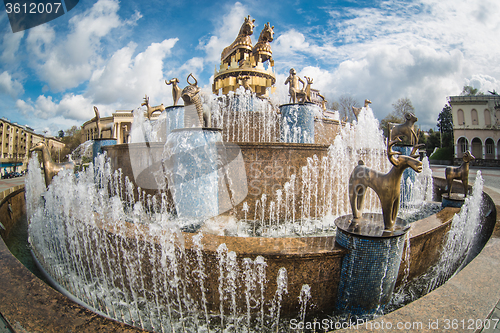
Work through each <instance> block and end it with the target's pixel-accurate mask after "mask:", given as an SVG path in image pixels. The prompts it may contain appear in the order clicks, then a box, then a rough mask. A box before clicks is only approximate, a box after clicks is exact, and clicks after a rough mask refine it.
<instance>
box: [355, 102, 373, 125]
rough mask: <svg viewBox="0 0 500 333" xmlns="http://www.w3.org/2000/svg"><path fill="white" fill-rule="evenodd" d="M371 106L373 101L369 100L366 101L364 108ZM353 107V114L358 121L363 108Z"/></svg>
mask: <svg viewBox="0 0 500 333" xmlns="http://www.w3.org/2000/svg"><path fill="white" fill-rule="evenodd" d="M370 104H372V101H370V100H369V99H365V106H364V107H365V108H366V107H368V105H370ZM351 107H352V113H353V114H354V118H356V121H358V116H359V114H360V113H361V109H362V108H357V107H354V106H351Z"/></svg>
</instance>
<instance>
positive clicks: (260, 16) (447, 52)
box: [0, 0, 500, 135]
mask: <svg viewBox="0 0 500 333" xmlns="http://www.w3.org/2000/svg"><path fill="white" fill-rule="evenodd" d="M247 15H251V17H252V18H254V19H255V24H256V28H255V33H254V35H253V36H252V40H253V41H254V43H255V41H256V40H257V38H258V34H259V32H260V30H261V29H262V27H263V26H264V24H265V23H266V22H270V23H271V25H274V31H275V39H274V41H273V42H272V44H271V45H272V50H273V58H274V59H275V70H276V74H277V81H278V82H277V85H278V89H277V90H278V91H282V92H283V91H286V88H284V86H283V83H284V81H285V79H286V76H287V75H288V71H289V69H290V67H294V68H295V69H296V70H297V72H298V74H299V75H301V76H304V75H306V76H310V77H313V78H314V84H313V88H316V89H320V91H321V93H322V94H323V95H325V96H326V98H327V99H328V100H338V98H339V97H340V96H342V95H351V96H352V97H353V98H355V99H356V100H357V101H358V103H359V104H362V103H363V101H364V99H365V98H368V99H370V100H371V101H372V103H373V104H372V105H371V107H372V109H373V110H374V112H375V115H376V117H377V118H378V119H382V118H384V117H385V116H386V115H387V114H388V113H390V112H391V111H392V110H393V107H392V104H393V103H395V102H396V101H397V100H398V99H399V98H404V97H407V98H409V99H410V100H411V101H412V103H413V105H414V107H415V113H416V115H417V117H418V118H419V124H420V126H421V127H422V128H424V129H428V128H435V126H436V120H437V116H438V114H439V112H440V111H441V110H442V108H443V106H444V105H445V104H446V103H447V97H448V96H454V95H458V94H460V92H461V91H462V87H463V86H464V85H472V86H474V87H476V88H479V89H480V90H481V91H483V92H485V93H487V91H488V90H494V89H495V90H497V91H500V65H499V60H498V59H500V42H499V36H500V20H499V19H498V18H499V17H500V2H498V1H497V0H474V1H470V0H422V1H395V0H388V1H377V0H375V1H309V0H308V1H301V0H297V1H286V0H280V1H269V0H265V1H264V0H262V1H261V0H249V1H239V2H234V1H216V2H209V1H203V0H200V1H197V0H193V1H179V0H173V1H170V0H149V1H125V0H122V1H120V2H119V1H116V0H99V1H94V0H88V1H84V0H81V1H80V3H79V4H78V5H77V6H76V7H75V8H74V9H73V10H71V11H70V12H68V13H67V14H65V15H63V16H61V17H59V18H57V19H55V20H53V21H51V22H49V23H46V24H43V25H40V26H38V27H35V28H32V29H29V30H26V31H23V32H17V33H12V30H11V28H10V25H9V20H8V17H7V14H6V12H5V11H2V12H1V13H0V117H6V118H8V119H9V120H11V121H15V122H17V123H19V124H22V125H28V126H30V127H32V128H34V129H35V130H36V131H37V132H39V133H41V132H42V131H44V130H47V131H49V133H52V134H53V135H55V134H57V132H58V131H59V130H61V129H62V130H65V129H68V128H70V127H71V126H73V125H77V126H80V125H81V124H82V123H83V122H85V121H86V120H89V119H90V118H92V117H93V116H94V113H93V111H92V106H93V105H97V106H98V107H99V110H100V111H101V116H102V115H103V114H104V115H111V113H112V112H114V111H115V110H122V109H129V110H131V109H134V108H137V107H139V106H140V104H141V102H142V98H143V96H144V94H147V95H148V96H150V99H151V103H152V104H153V105H158V104H160V103H164V104H165V105H171V104H172V97H171V88H170V86H166V85H165V83H164V80H165V79H170V78H173V77H178V78H179V79H180V80H181V87H183V86H185V85H186V83H185V78H186V77H187V75H188V74H189V73H191V72H192V73H193V74H194V75H195V76H196V77H197V78H198V82H199V84H200V85H201V86H204V87H205V88H206V89H207V90H209V88H210V86H211V83H212V81H211V80H212V78H213V73H214V68H215V66H216V65H218V64H219V61H220V53H221V51H222V49H223V48H224V47H226V46H228V45H229V44H231V43H232V41H233V40H234V38H235V37H236V35H237V34H238V31H239V28H240V26H241V24H242V22H243V19H244V17H245V16H247ZM279 98H281V99H284V100H283V103H285V102H287V100H286V96H285V95H284V94H283V93H281V96H280V97H279Z"/></svg>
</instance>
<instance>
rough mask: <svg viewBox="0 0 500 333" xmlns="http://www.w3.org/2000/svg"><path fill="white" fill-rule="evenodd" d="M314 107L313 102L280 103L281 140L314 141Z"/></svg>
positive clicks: (316, 107) (295, 141)
mask: <svg viewBox="0 0 500 333" xmlns="http://www.w3.org/2000/svg"><path fill="white" fill-rule="evenodd" d="M315 109H319V107H318V106H316V105H315V104H313V103H305V104H284V105H281V106H280V113H281V142H288V143H314V113H315Z"/></svg>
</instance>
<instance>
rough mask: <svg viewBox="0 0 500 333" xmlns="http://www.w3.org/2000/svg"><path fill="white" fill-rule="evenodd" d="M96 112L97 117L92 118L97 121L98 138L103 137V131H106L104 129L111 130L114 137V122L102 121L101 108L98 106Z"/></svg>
mask: <svg viewBox="0 0 500 333" xmlns="http://www.w3.org/2000/svg"><path fill="white" fill-rule="evenodd" d="M94 113H95V117H94V118H92V120H93V121H95V122H96V126H97V138H98V139H101V138H102V132H104V131H109V132H110V137H111V138H113V137H114V131H113V130H114V123H113V122H111V123H108V124H103V123H101V116H100V114H99V109H98V108H97V106H94Z"/></svg>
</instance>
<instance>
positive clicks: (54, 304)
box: [0, 182, 500, 332]
mask: <svg viewBox="0 0 500 333" xmlns="http://www.w3.org/2000/svg"><path fill="white" fill-rule="evenodd" d="M437 188H440V184H439V182H438V184H437ZM9 199H10V201H9ZM9 202H10V203H11V208H12V210H13V211H14V212H15V213H16V214H19V212H22V211H23V209H22V207H23V205H24V196H23V193H22V191H18V192H17V193H14V194H12V195H11V196H10V197H9V198H6V199H4V200H3V201H2V202H1V204H0V215H1V216H4V217H5V216H8V214H9V213H8V211H7V205H6V204H7V203H9ZM498 202H500V196H499V198H498ZM483 205H484V207H485V210H486V211H487V212H486V213H485V216H484V221H483V234H484V238H485V239H487V238H488V237H489V234H490V233H491V230H492V227H493V226H494V223H495V219H496V210H495V206H494V204H493V202H492V201H491V199H490V198H489V197H488V196H487V195H483ZM457 211H458V209H454V208H446V209H443V210H442V211H441V212H439V213H437V214H435V215H433V216H430V217H428V218H426V219H423V220H420V221H417V222H414V223H413V224H412V228H411V230H410V236H411V242H410V244H411V250H410V253H411V257H410V278H411V276H418V275H421V274H422V273H423V272H425V271H426V269H427V268H428V267H429V266H430V265H432V261H434V262H435V261H436V260H437V257H438V253H439V251H440V247H441V244H442V242H443V238H444V236H445V234H446V231H447V230H448V229H449V226H450V222H451V218H452V217H453V215H454V213H456V212H457ZM17 216H18V215H16V217H17ZM6 221H8V222H6V223H5V224H6V228H7V229H9V230H10V229H11V228H12V227H15V224H14V223H15V221H14V219H6ZM104 229H106V228H104ZM107 231H109V230H107ZM127 233H128V234H130V236H132V233H133V231H132V230H128V231H126V233H125V235H126V234H127ZM110 234H111V233H110ZM184 236H185V239H186V244H187V245H186V249H189V248H190V246H191V245H190V243H191V241H190V240H191V239H192V236H193V235H192V234H188V233H185V234H184ZM113 237H115V236H113ZM332 241H333V238H326V239H325V238H321V237H320V238H316V239H305V240H304V239H293V240H291V239H262V238H245V239H238V238H235V237H226V236H214V235H206V236H205V237H204V245H205V246H206V248H207V255H208V256H210V252H213V250H214V249H215V247H216V245H218V244H220V243H221V242H225V243H226V244H228V245H227V246H228V249H233V250H235V251H238V257H240V255H241V256H245V255H248V256H255V255H258V254H263V255H266V256H267V257H269V258H272V259H273V260H275V261H276V262H281V263H285V264H288V265H290V266H289V268H290V271H289V279H290V278H291V279H292V280H293V279H298V278H304V277H307V276H306V275H307V274H308V273H311V271H310V270H307V269H300V266H301V265H298V264H295V260H294V258H302V259H303V260H304V261H307V260H309V261H311V260H312V261H314V260H315V258H316V259H319V258H321V257H323V258H325V257H326V258H328V257H329V258H330V260H331V259H332V257H333V256H334V255H333V253H334V252H337V253H338V254H339V255H341V252H342V250H340V251H339V249H336V247H335V245H334V243H333V242H332ZM484 242H486V241H485V240H484ZM490 243H491V241H490ZM491 246H493V247H491ZM499 246H500V244H499V243H498V242H495V241H493V243H491V245H490V247H489V248H488V251H487V253H486V255H488V256H491V255H492V253H491V252H492V251H494V249H495V248H496V247H499ZM325 249H329V250H325ZM499 252H500V251H499V250H496V253H499ZM477 260H479V261H480V262H481V255H480V256H479V257H478V258H477V259H476V260H475V261H477ZM473 263H474V262H473ZM302 264H303V263H302ZM0 265H1V267H2V270H0V272H1V273H0V274H1V275H2V277H1V278H2V281H3V286H4V287H3V288H1V289H0V299H1V302H0V312H1V313H2V315H3V316H4V318H5V319H6V320H7V321H8V322H9V323H11V325H12V326H16V327H17V328H19V327H22V328H24V329H27V330H42V331H44V330H45V331H46V330H48V329H53V330H57V329H58V328H57V327H65V329H69V328H70V327H75V330H78V331H88V332H93V331H96V330H98V329H102V328H103V327H107V328H106V330H114V331H123V332H132V331H138V329H135V328H132V327H128V326H127V325H124V324H119V323H117V322H114V321H112V320H108V319H105V318H102V317H99V316H96V315H95V314H92V313H91V312H90V311H87V310H85V309H83V308H81V307H80V306H78V305H75V304H72V302H71V301H68V300H66V299H65V298H64V297H63V296H61V295H60V294H58V293H57V292H55V291H53V290H52V289H50V288H47V287H46V286H44V284H43V283H41V282H40V281H39V280H37V279H36V278H34V277H33V276H32V275H31V273H29V272H28V271H27V270H26V269H25V268H24V267H22V266H19V265H20V263H19V262H17V261H16V260H15V259H13V257H12V255H11V254H10V253H9V252H8V251H7V250H6V248H5V245H4V243H3V242H0ZM318 266H322V267H323V272H325V271H328V269H327V268H326V265H321V264H316V267H318ZM272 267H273V266H272V265H269V270H270V272H271V271H272ZM309 267H311V268H312V269H313V270H315V269H316V268H315V266H314V265H312V266H309ZM404 267H405V263H404V262H403V263H402V265H401V268H400V274H399V278H398V281H399V280H400V278H401V276H402V271H403V270H404ZM474 267H475V269H476V270H478V269H479V271H476V272H474V273H476V274H485V275H486V276H488V275H489V273H488V272H490V271H489V270H486V271H484V269H483V270H481V269H480V267H478V266H477V265H474ZM292 268H296V269H297V268H298V271H297V272H296V274H294V275H292V276H291V275H290V272H291V271H292ZM482 271H484V273H481V272H482ZM314 273H316V271H314ZM464 273H467V272H464ZM469 274H470V272H469ZM271 276H273V275H271V274H268V278H269V281H270V283H272V278H271ZM488 281H490V282H491V283H492V284H491V285H486V287H488V286H490V287H492V288H494V289H493V290H495V292H496V290H499V289H500V286H498V284H499V283H498V282H497V286H496V287H495V284H494V281H496V279H495V277H494V276H491V278H490V280H488ZM312 286H314V284H313V285H312ZM445 286H446V285H445ZM474 286H476V287H478V286H477V285H476V284H473V285H471V286H470V287H474ZM484 287H485V286H484V285H482V287H481V288H480V289H484ZM478 288H479V287H478ZM440 289H441V288H440ZM476 289H477V288H476ZM317 293H322V294H324V293H325V289H319V290H317V291H313V296H312V300H313V301H314V298H315V296H316V295H317ZM434 293H436V292H434ZM434 293H431V294H430V295H428V296H430V297H431V298H433V294H434ZM474 293H475V291H472V290H469V291H468V292H467V294H470V295H473V294H474ZM438 294H439V293H438ZM440 294H442V293H440ZM482 294H484V291H483V292H482ZM495 295H496V294H495V293H493V298H492V297H489V298H488V299H490V300H491V301H490V303H488V304H490V305H489V306H490V308H489V309H491V308H492V307H493V306H494V304H496V301H497V300H498V297H496V296H495ZM442 297H448V296H445V295H442ZM495 297H496V300H495ZM446 299H447V301H446V302H443V304H446V308H443V310H446V309H448V312H446V311H444V312H440V315H441V316H446V315H447V314H448V316H451V315H453V314H454V312H453V311H454V310H453V309H455V307H453V306H451V305H450V303H449V302H448V298H446ZM457 301H458V300H457ZM478 301H479V302H480V304H481V306H479V305H478V307H479V308H481V309H486V308H487V307H488V306H486V305H485V299H480V300H478ZM493 301H494V303H492V302H493ZM422 302H425V297H424V299H422V300H421V301H420V300H419V301H417V302H414V303H422ZM432 302H433V304H439V301H438V300H436V299H434V298H433V300H432ZM412 304H413V303H412ZM477 304H479V303H477ZM463 305H464V304H463V300H462V299H461V300H460V307H463ZM411 306H412V305H411V304H410V305H409V306H406V307H404V308H402V309H400V310H398V311H396V312H397V313H395V314H394V315H392V317H395V318H398V319H399V320H406V321H411V320H412V318H415V317H418V316H419V314H416V313H413V312H411ZM421 306H422V305H419V307H421ZM427 307H429V306H427ZM429 308H430V309H431V308H433V307H429ZM489 309H488V310H486V311H489ZM483 311H484V310H483ZM485 315H486V313H484V316H485ZM405 316H406V317H405ZM387 317H391V314H389V315H388V316H385V317H382V320H384V318H387ZM428 318H432V317H428ZM73 325H74V326H73Z"/></svg>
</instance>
